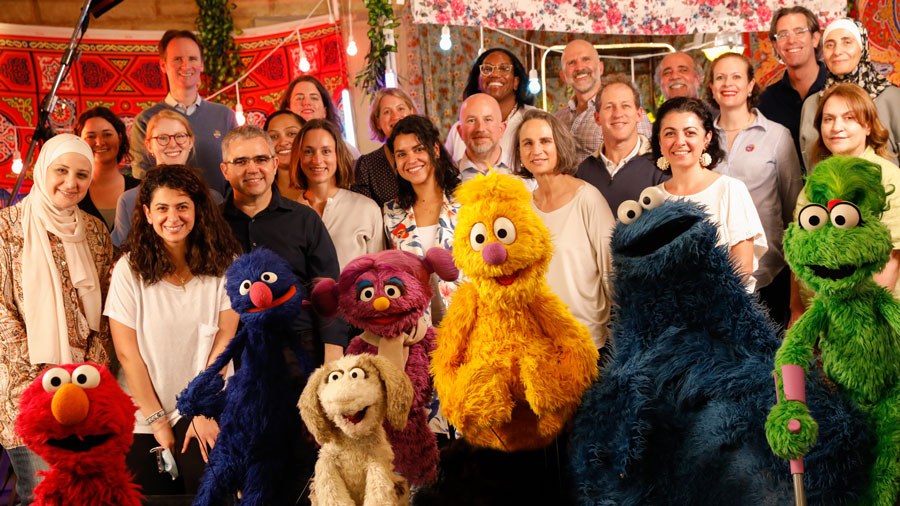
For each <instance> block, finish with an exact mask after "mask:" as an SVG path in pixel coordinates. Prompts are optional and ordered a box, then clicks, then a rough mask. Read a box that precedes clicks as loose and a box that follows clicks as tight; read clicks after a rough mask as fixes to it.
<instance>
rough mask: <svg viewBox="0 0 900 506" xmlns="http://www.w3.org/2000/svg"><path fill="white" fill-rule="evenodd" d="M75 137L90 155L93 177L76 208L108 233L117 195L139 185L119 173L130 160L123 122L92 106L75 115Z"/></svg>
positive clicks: (134, 180)
mask: <svg viewBox="0 0 900 506" xmlns="http://www.w3.org/2000/svg"><path fill="white" fill-rule="evenodd" d="M75 135H77V136H79V137H81V138H82V139H83V140H84V141H85V142H87V143H88V145H89V146H90V147H91V151H93V152H94V178H93V179H92V180H91V186H90V188H88V194H87V196H86V197H85V198H83V199H81V202H79V203H78V207H79V208H81V210H82V211H84V212H86V213H88V214H90V215H92V216H96V217H97V218H100V219H101V220H103V223H105V224H106V229H107V230H109V231H110V232H112V231H113V228H114V225H115V221H116V202H118V200H119V196H120V195H122V194H123V193H124V192H126V191H128V190H130V189H131V188H135V187H137V185H139V184H140V183H141V182H140V181H139V180H137V179H135V178H133V177H131V176H130V175H128V174H123V173H122V172H121V171H120V170H119V164H121V163H122V162H127V161H129V160H131V155H129V154H128V152H129V150H130V148H129V144H128V134H127V132H126V130H125V123H123V122H122V120H121V119H119V117H118V116H116V113H114V112H112V111H110V110H109V109H107V108H106V107H94V108H92V109H88V110H87V111H84V112H83V113H81V115H80V116H78V121H76V122H75ZM129 170H130V169H129Z"/></svg>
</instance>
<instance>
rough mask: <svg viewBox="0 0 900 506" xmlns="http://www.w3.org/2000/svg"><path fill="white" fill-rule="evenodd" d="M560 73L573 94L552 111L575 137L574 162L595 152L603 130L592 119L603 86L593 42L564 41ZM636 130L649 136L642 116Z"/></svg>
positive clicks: (601, 138)
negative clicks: (565, 103) (563, 104)
mask: <svg viewBox="0 0 900 506" xmlns="http://www.w3.org/2000/svg"><path fill="white" fill-rule="evenodd" d="M559 75H560V77H561V78H562V80H563V81H565V83H566V84H567V85H568V86H569V87H570V88H572V91H573V92H574V95H573V96H572V99H571V100H569V103H568V104H567V105H566V106H565V107H562V108H560V109H559V110H558V111H556V112H555V113H554V116H556V117H557V118H559V120H560V121H562V122H563V124H564V125H566V126H567V127H569V128H571V129H572V135H573V136H574V137H575V155H576V158H577V160H578V163H581V162H582V161H584V160H585V159H586V158H587V157H589V156H591V154H593V153H595V152H597V150H598V149H600V146H602V145H603V132H602V131H601V129H600V126H599V125H598V124H597V122H596V121H594V111H595V110H596V109H597V108H596V105H595V101H596V99H597V93H598V92H599V91H600V88H601V87H602V86H603V85H602V83H601V81H600V78H601V77H602V76H603V62H601V61H600V57H599V56H598V55H597V50H596V49H594V46H593V44H591V43H590V42H588V41H586V40H581V39H575V40H573V41H572V42H569V43H568V44H567V45H566V48H565V49H563V54H562V70H561V71H560V72H559ZM638 133H639V134H641V135H643V136H645V137H650V135H651V127H650V122H649V121H648V120H647V118H646V116H642V117H641V118H640V120H639V122H638Z"/></svg>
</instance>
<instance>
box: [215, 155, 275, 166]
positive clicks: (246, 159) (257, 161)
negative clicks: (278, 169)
mask: <svg viewBox="0 0 900 506" xmlns="http://www.w3.org/2000/svg"><path fill="white" fill-rule="evenodd" d="M273 158H275V157H274V156H269V155H256V156H242V157H240V158H235V159H234V160H231V161H230V162H226V163H230V164H231V165H234V166H235V167H239V168H244V167H249V166H250V164H251V163H252V164H254V165H257V166H259V165H265V164H267V163H269V162H270V161H271V160H272V159H273Z"/></svg>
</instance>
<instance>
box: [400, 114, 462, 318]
mask: <svg viewBox="0 0 900 506" xmlns="http://www.w3.org/2000/svg"><path fill="white" fill-rule="evenodd" d="M387 147H388V149H389V150H390V151H391V155H392V156H393V157H394V162H395V164H396V167H397V174H398V175H399V176H400V177H399V179H398V181H397V198H396V199H394V200H390V201H388V202H385V204H384V228H385V231H386V232H387V236H388V240H389V241H390V246H391V248H393V249H400V250H404V251H409V252H411V253H415V254H416V255H419V256H420V257H424V256H425V252H426V251H428V249H429V248H431V247H433V246H440V247H442V248H444V249H447V250H451V251H452V250H453V232H454V230H455V229H456V215H457V213H458V212H459V206H460V205H459V203H457V202H456V199H454V198H453V190H455V189H456V186H457V185H458V184H459V170H457V169H456V166H455V165H454V164H453V161H452V160H451V159H450V154H449V153H447V150H446V149H444V146H442V145H441V143H440V133H439V132H438V130H437V128H435V126H434V125H433V124H432V123H431V120H429V119H428V118H426V117H424V116H418V115H410V116H407V117H405V118H403V119H401V120H400V121H398V122H397V124H396V125H394V128H393V129H392V130H391V136H390V137H388V140H387ZM432 282H433V283H437V284H438V286H437V288H439V289H438V290H435V291H434V292H435V296H434V299H432V301H431V311H430V312H429V313H428V314H429V315H430V317H431V318H432V321H433V324H434V325H435V326H437V324H438V322H440V319H441V316H443V314H444V310H445V309H446V307H447V305H448V304H449V302H450V295H451V294H452V293H453V291H454V290H455V287H456V284H455V283H454V282H449V281H443V280H440V281H438V279H437V276H432ZM457 283H458V281H457Z"/></svg>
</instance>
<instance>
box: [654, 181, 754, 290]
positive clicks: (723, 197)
mask: <svg viewBox="0 0 900 506" xmlns="http://www.w3.org/2000/svg"><path fill="white" fill-rule="evenodd" d="M657 188H659V189H661V190H662V191H663V194H664V195H665V196H666V199H668V200H679V199H686V200H690V201H691V202H696V203H698V204H702V205H703V206H706V212H707V213H708V214H709V217H710V219H711V220H712V221H713V223H716V224H717V225H718V226H719V242H718V244H720V245H724V246H727V247H728V249H729V250H730V249H731V247H732V246H734V245H735V244H737V243H739V242H741V241H744V240H747V239H752V240H753V272H756V269H758V268H759V259H760V258H762V256H763V254H765V252H766V250H767V249H768V248H769V247H768V246H767V244H766V232H765V231H764V230H763V226H762V222H761V221H760V220H759V214H758V213H757V212H756V206H755V205H754V204H753V199H752V198H751V197H750V192H749V191H748V190H747V186H746V185H744V183H742V182H740V181H738V180H737V179H735V178H733V177H729V176H721V177H720V178H719V179H716V180H715V181H713V183H712V184H711V185H709V186H707V187H706V188H705V189H704V190H701V191H700V192H699V193H695V194H693V195H672V194H671V193H669V192H668V191H666V186H665V183H660V184H659V185H657ZM755 288H756V278H754V277H753V276H750V277H749V278H748V281H747V291H748V292H750V293H753V290H754V289H755Z"/></svg>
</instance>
